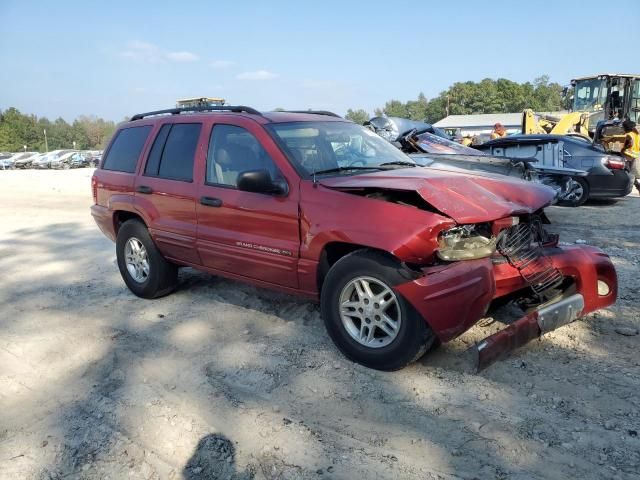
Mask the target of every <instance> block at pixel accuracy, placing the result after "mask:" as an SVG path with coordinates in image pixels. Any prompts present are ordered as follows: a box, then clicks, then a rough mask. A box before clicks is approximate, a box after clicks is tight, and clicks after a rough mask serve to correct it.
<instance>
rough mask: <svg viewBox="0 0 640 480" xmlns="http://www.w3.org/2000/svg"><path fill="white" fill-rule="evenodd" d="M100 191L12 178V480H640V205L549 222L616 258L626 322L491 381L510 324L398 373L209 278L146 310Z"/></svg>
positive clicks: (521, 354) (5, 439) (1, 381)
mask: <svg viewBox="0 0 640 480" xmlns="http://www.w3.org/2000/svg"><path fill="white" fill-rule="evenodd" d="M90 175H91V170H88V169H85V170H74V171H68V172H67V171H7V172H0V207H1V209H2V210H1V213H0V219H1V220H2V221H1V222H0V269H1V271H2V277H0V478H3V479H4V478H9V479H12V480H14V479H23V478H28V479H31V478H35V479H62V478H89V479H98V478H112V479H120V478H142V479H155V478H163V479H164V478H169V479H171V478H185V479H192V478H194V479H195V478H234V479H249V478H256V479H264V478H267V479H290V478H303V479H320V478H343V479H360V478H363V479H365V478H366V479H386V478H403V479H404V478H407V479H474V478H480V479H493V478H508V479H537V478H557V479H567V478H581V479H603V478H639V472H640V438H639V437H638V432H639V431H640V413H639V411H640V410H639V408H640V391H639V387H640V368H639V367H640V356H639V355H638V344H639V340H640V336H638V335H633V333H634V332H635V331H636V330H635V329H637V328H638V327H640V313H639V311H640V310H639V308H638V307H637V304H636V302H637V301H638V298H639V293H640V280H639V279H638V273H639V271H638V268H639V265H640V250H639V247H640V227H639V225H640V198H638V197H637V196H635V195H634V196H629V197H627V198H625V199H622V200H620V201H618V202H599V203H592V204H588V205H587V206H584V207H582V208H580V209H567V208H564V209H563V208H559V207H553V208H550V209H549V211H548V214H549V216H550V218H551V219H552V221H553V222H554V224H555V225H554V227H553V228H554V229H556V230H557V231H559V232H560V233H561V234H562V237H563V240H564V241H567V242H574V241H575V240H577V239H581V240H586V241H587V242H588V243H589V244H592V245H596V246H599V247H601V248H603V249H604V250H606V251H607V252H608V253H609V254H610V255H611V256H612V258H613V260H614V262H615V264H616V266H617V268H618V272H619V276H620V299H619V301H618V303H617V304H616V305H615V306H614V307H613V308H610V309H608V310H606V311H601V312H599V313H597V314H595V315H591V316H589V317H588V318H586V319H583V320H580V321H578V322H576V323H573V324H571V325H569V326H567V327H564V328H562V329H560V330H558V331H556V332H553V333H552V334H550V335H548V336H546V337H545V338H544V339H543V340H542V341H536V342H532V343H530V344H529V345H527V346H526V347H525V348H523V349H521V350H519V351H517V352H515V353H513V354H512V355H511V356H509V357H508V358H506V359H505V360H503V361H500V362H499V363H497V364H494V365H493V366H491V367H490V368H488V369H487V370H485V371H484V372H482V373H481V374H475V373H473V372H472V371H471V368H470V363H469V361H468V357H466V356H465V354H464V352H465V350H466V349H467V348H468V346H469V345H471V344H473V342H474V341H475V340H477V339H480V338H482V337H484V336H486V335H487V334H489V333H490V332H493V331H494V330H496V329H498V328H499V327H500V325H497V324H496V323H491V322H490V321H483V322H481V324H482V325H485V326H480V325H478V326H476V327H474V328H473V329H472V330H471V331H470V332H467V333H466V334H465V335H463V336H462V337H461V338H460V339H458V340H456V341H454V342H452V343H450V344H448V345H445V346H442V347H441V348H440V349H438V350H437V351H436V352H434V353H433V354H432V355H430V356H427V357H426V358H423V359H422V360H421V361H420V362H418V363H416V364H414V365H412V366H410V367H408V368H406V369H404V370H402V371H399V372H394V373H381V372H376V371H373V370H367V369H366V368H363V367H360V366H358V365H354V364H352V363H350V362H348V361H346V360H345V359H344V358H343V357H342V356H341V355H340V354H339V352H338V351H337V350H336V349H335V348H334V346H333V344H332V343H331V341H330V340H329V338H328V337H327V335H326V334H325V332H324V327H323V325H322V322H321V320H320V317H319V311H318V307H317V306H316V305H314V304H312V303H309V302H306V301H301V300H299V299H296V298H293V297H288V296H286V295H281V294H277V293H273V292H271V291H267V290H260V289H256V288H253V287H251V286H247V285H244V284H241V283H237V282H233V281H228V280H224V279H221V278H216V277H211V276H209V275H206V274H202V273H198V272H196V271H193V270H185V271H183V272H182V273H181V287H180V289H179V290H178V291H177V292H175V293H174V294H172V295H170V296H168V297H166V298H163V299H160V300H154V301H146V300H141V299H139V298H136V297H135V296H133V295H132V294H131V293H130V292H129V291H128V290H127V289H126V287H125V285H124V283H123V282H122V280H121V279H120V276H119V273H118V269H117V267H116V264H115V252H114V245H113V244H112V243H111V242H110V241H109V240H107V239H106V238H104V237H103V236H102V234H101V233H100V232H99V231H98V229H97V228H96V227H95V225H94V223H93V220H92V218H91V217H90V215H89V209H88V208H89V205H90V203H91V199H90V187H89V178H90ZM497 316H498V317H499V316H500V315H497ZM489 320H490V319H489ZM625 329H626V330H625ZM618 332H622V333H626V334H631V336H626V335H623V334H621V333H618Z"/></svg>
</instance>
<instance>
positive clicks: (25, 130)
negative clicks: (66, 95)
mask: <svg viewBox="0 0 640 480" xmlns="http://www.w3.org/2000/svg"><path fill="white" fill-rule="evenodd" d="M115 128H116V125H115V123H114V122H111V121H107V120H103V119H102V118H98V117H95V116H89V117H88V116H80V117H78V118H77V119H76V120H74V121H73V123H72V124H69V123H67V122H66V121H65V120H64V119H62V118H58V119H56V120H55V121H54V122H51V121H49V120H48V119H47V118H46V117H41V118H37V117H36V116H35V115H25V114H23V113H20V111H19V110H17V109H16V108H8V109H7V110H5V111H4V112H0V151H11V152H18V151H21V150H22V149H23V148H24V146H25V145H26V147H27V150H30V151H31V150H34V151H40V152H44V151H45V148H46V144H45V141H44V131H45V130H46V131H47V140H48V147H49V150H56V149H59V148H73V145H74V142H75V145H76V148H78V149H101V148H104V147H105V145H106V143H107V142H108V141H109V138H111V136H112V135H113V132H114V131H115Z"/></svg>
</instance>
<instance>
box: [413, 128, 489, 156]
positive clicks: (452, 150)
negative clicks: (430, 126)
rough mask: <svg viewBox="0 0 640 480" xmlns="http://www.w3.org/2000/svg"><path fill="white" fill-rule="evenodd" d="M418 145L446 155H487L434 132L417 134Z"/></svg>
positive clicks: (430, 151)
mask: <svg viewBox="0 0 640 480" xmlns="http://www.w3.org/2000/svg"><path fill="white" fill-rule="evenodd" d="M417 138H418V145H419V146H420V148H421V149H422V150H424V151H425V152H427V153H442V154H445V155H453V154H458V155H487V153H485V152H481V151H480V150H476V149H475V148H470V147H465V146H464V145H461V144H459V143H457V142H452V141H451V140H447V139H446V138H442V137H439V136H437V135H434V134H433V133H421V134H420V135H418V136H417Z"/></svg>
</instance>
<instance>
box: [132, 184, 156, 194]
mask: <svg viewBox="0 0 640 480" xmlns="http://www.w3.org/2000/svg"><path fill="white" fill-rule="evenodd" d="M136 192H138V193H146V194H149V193H153V189H152V188H151V187H147V186H146V185H138V188H136Z"/></svg>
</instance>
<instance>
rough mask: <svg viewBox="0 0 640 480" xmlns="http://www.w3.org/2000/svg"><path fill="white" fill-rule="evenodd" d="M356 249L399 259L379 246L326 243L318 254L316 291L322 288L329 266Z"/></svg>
mask: <svg viewBox="0 0 640 480" xmlns="http://www.w3.org/2000/svg"><path fill="white" fill-rule="evenodd" d="M356 250H369V251H373V252H379V253H382V254H383V255H386V256H387V257H389V258H392V259H394V260H395V261H398V262H399V260H398V259H397V258H396V257H395V256H393V255H392V254H391V253H389V252H387V251H385V250H381V249H379V248H372V247H369V246H367V245H359V244H356V243H345V242H331V243H327V244H326V245H325V246H324V248H323V250H322V253H321V254H320V262H319V264H318V271H317V274H316V275H317V283H318V292H320V291H321V290H322V284H323V283H324V279H325V277H326V276H327V273H329V270H330V269H331V267H332V266H333V265H334V264H335V263H336V262H337V261H338V260H340V259H341V258H342V257H344V256H346V255H348V254H350V253H352V252H355V251H356Z"/></svg>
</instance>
